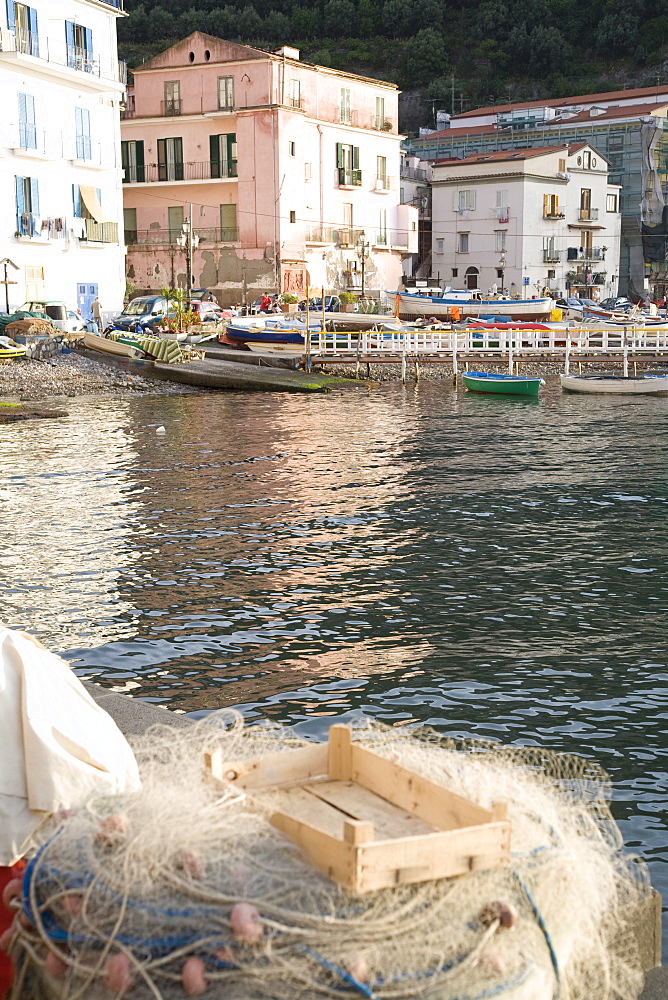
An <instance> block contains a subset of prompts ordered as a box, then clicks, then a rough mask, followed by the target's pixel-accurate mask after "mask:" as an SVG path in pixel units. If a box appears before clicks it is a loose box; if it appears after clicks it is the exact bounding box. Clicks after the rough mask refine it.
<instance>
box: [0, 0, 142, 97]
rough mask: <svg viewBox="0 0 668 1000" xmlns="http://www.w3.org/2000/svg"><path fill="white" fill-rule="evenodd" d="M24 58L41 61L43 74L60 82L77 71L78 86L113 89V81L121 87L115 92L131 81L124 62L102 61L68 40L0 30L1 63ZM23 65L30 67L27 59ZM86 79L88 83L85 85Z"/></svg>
mask: <svg viewBox="0 0 668 1000" xmlns="http://www.w3.org/2000/svg"><path fill="white" fill-rule="evenodd" d="M103 2H108V0H103ZM120 3H121V0H119V4H120ZM112 6H116V7H117V9H118V10H122V9H123V8H122V7H121V6H118V5H116V4H113V5H112ZM21 56H29V57H32V58H34V59H39V61H40V63H41V64H42V69H41V72H42V73H44V75H52V76H54V77H57V78H58V80H59V82H62V80H63V73H62V70H65V71H67V70H73V71H75V73H76V77H73V78H72V81H73V82H74V79H76V86H79V87H81V88H85V89H89V90H94V91H98V92H103V91H105V90H109V89H110V88H109V85H108V84H109V82H110V81H111V82H112V83H114V84H116V85H117V87H116V88H114V89H122V88H121V85H122V86H125V83H126V82H127V66H126V64H125V63H124V62H118V61H117V60H111V59H109V60H101V59H99V58H96V57H95V54H94V53H93V52H92V51H88V50H86V49H81V48H79V46H76V45H68V44H67V42H66V41H65V39H63V40H62V42H59V41H56V40H55V39H54V38H51V37H47V36H46V35H45V34H44V35H41V36H40V35H39V34H38V33H37V32H31V31H24V30H22V29H19V28H17V29H16V30H15V31H11V30H10V29H9V28H2V29H0V60H2V61H9V62H12V61H18V60H19V59H20V57H21ZM21 63H22V65H24V66H25V65H26V63H24V62H23V60H21ZM86 80H87V83H85V82H84V81H86Z"/></svg>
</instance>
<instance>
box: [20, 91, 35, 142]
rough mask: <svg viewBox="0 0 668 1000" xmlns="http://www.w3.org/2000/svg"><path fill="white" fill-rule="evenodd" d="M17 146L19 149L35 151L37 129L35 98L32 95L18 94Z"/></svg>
mask: <svg viewBox="0 0 668 1000" xmlns="http://www.w3.org/2000/svg"><path fill="white" fill-rule="evenodd" d="M18 97H19V146H20V147H21V149H37V129H36V128H35V98H34V97H33V96H32V94H19V95H18Z"/></svg>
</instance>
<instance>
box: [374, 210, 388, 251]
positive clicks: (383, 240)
mask: <svg viewBox="0 0 668 1000" xmlns="http://www.w3.org/2000/svg"><path fill="white" fill-rule="evenodd" d="M376 243H377V244H378V246H382V247H385V246H387V209H386V208H381V209H380V211H379V212H378V236H377V238H376Z"/></svg>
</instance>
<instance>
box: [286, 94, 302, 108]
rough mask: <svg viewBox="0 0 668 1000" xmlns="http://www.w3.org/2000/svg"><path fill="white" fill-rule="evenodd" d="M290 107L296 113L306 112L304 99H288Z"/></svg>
mask: <svg viewBox="0 0 668 1000" xmlns="http://www.w3.org/2000/svg"><path fill="white" fill-rule="evenodd" d="M288 107H289V108H294V110H295V111H303V110H304V98H303V97H288Z"/></svg>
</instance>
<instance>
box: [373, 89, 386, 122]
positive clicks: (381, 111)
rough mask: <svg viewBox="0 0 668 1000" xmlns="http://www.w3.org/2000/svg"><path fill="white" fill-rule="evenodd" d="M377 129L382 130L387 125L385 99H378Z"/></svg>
mask: <svg viewBox="0 0 668 1000" xmlns="http://www.w3.org/2000/svg"><path fill="white" fill-rule="evenodd" d="M375 125H376V128H378V129H382V128H383V127H384V125H385V98H384V97H377V98H376V121H375Z"/></svg>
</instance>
